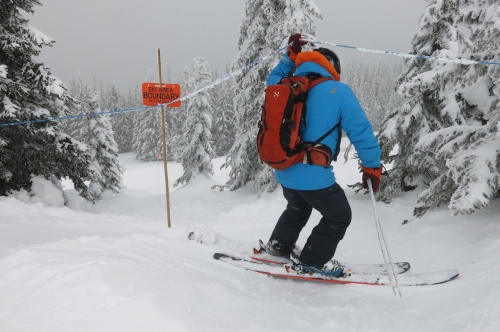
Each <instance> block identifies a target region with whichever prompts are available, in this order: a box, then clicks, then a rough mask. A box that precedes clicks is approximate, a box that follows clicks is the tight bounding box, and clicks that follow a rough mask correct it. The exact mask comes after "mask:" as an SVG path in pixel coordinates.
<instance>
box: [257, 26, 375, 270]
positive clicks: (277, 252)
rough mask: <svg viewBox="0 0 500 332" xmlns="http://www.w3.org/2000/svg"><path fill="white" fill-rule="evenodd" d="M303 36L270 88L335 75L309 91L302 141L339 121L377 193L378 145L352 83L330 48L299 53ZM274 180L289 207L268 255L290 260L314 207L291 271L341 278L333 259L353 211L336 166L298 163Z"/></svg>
mask: <svg viewBox="0 0 500 332" xmlns="http://www.w3.org/2000/svg"><path fill="white" fill-rule="evenodd" d="M301 37H302V36H301V35H300V34H299V33H297V34H293V35H291V36H290V38H289V41H288V44H289V45H290V46H289V48H288V52H286V54H285V55H284V56H283V57H282V58H281V60H280V62H279V63H278V65H277V66H276V67H275V68H274V69H273V70H272V71H271V73H270V74H269V77H268V78H267V85H271V84H277V83H279V82H280V80H281V79H282V78H284V77H288V76H291V75H292V73H293V75H295V76H307V75H314V74H315V75H316V76H317V75H319V76H322V77H333V79H334V80H328V81H325V82H322V83H320V84H318V85H317V86H315V87H313V88H312V89H311V90H310V91H309V92H308V97H307V101H306V109H307V111H306V116H305V121H304V123H305V126H304V128H303V129H301V138H302V140H304V141H315V140H316V139H318V137H320V136H321V135H322V134H324V133H325V132H327V131H328V130H329V129H331V128H333V127H334V126H335V125H336V124H337V123H339V122H340V123H341V125H342V129H343V130H344V131H345V132H346V134H347V136H348V137H349V139H350V141H351V142H352V143H353V144H354V147H355V148H356V151H357V153H358V156H359V158H360V159H361V162H362V172H363V176H362V181H363V187H364V188H368V185H367V179H371V182H372V187H373V190H374V191H377V190H378V189H379V184H380V177H381V174H382V165H381V163H380V146H379V143H378V142H377V139H376V138H375V135H374V133H373V129H372V125H371V124H370V122H369V120H368V118H367V117H366V115H365V113H364V111H363V109H362V108H361V106H360V104H359V101H358V99H357V98H356V96H355V95H354V93H353V91H352V90H351V88H350V87H349V86H348V85H346V84H344V83H341V82H340V73H341V68H340V61H339V58H338V57H337V55H336V54H335V53H334V52H333V51H331V50H329V49H326V48H318V49H315V50H313V51H304V52H301V51H302V46H303V45H305V44H307V42H306V41H304V40H302V39H301ZM340 130H341V129H340V126H339V127H338V128H337V129H336V130H334V131H333V132H332V133H331V134H330V135H329V136H327V137H326V138H325V139H324V140H323V141H322V144H325V145H327V146H328V147H329V148H330V149H331V150H332V151H335V149H336V146H337V143H338V141H339V139H340V135H339V134H340ZM275 177H276V181H278V182H279V183H280V184H281V185H282V188H283V195H284V197H285V199H286V200H287V206H286V209H285V211H284V212H283V213H282V215H281V217H280V218H279V220H278V222H277V224H276V226H275V228H274V230H273V232H272V234H271V237H270V239H269V241H268V243H267V244H266V248H265V250H266V251H267V253H269V254H271V255H274V256H290V255H291V254H292V250H293V249H294V248H295V242H296V241H297V239H298V238H299V234H300V232H301V230H302V228H303V227H304V226H305V225H306V223H307V222H308V220H309V217H310V215H311V213H312V209H315V210H317V211H319V212H320V213H321V215H322V218H321V220H320V222H319V224H318V225H317V226H315V227H314V229H313V231H312V233H311V234H310V236H309V238H308V239H307V242H306V244H305V246H304V248H303V250H302V252H301V253H300V255H299V256H295V255H293V254H292V255H291V257H292V259H293V260H294V262H295V264H294V266H293V268H294V269H295V270H298V271H300V272H305V273H315V272H319V273H324V274H328V275H332V276H336V277H339V276H342V275H343V274H344V266H343V265H342V264H340V263H339V262H338V261H337V260H334V259H333V256H334V254H335V250H336V248H337V245H338V243H339V242H340V240H342V239H343V237H344V234H345V232H346V230H347V227H348V226H349V224H350V223H351V208H350V206H349V202H348V201H347V198H346V196H345V193H344V190H343V189H342V188H341V187H340V186H339V185H338V183H336V182H335V175H334V173H333V167H332V166H331V165H330V166H329V167H327V168H325V167H322V166H316V165H309V164H305V163H297V164H294V165H292V166H291V167H289V168H286V169H284V170H276V171H275Z"/></svg>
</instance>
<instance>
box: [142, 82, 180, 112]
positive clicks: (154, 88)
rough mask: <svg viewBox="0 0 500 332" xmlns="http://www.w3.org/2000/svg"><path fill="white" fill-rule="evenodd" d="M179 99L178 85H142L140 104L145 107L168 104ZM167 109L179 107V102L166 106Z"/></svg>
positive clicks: (147, 83)
mask: <svg viewBox="0 0 500 332" xmlns="http://www.w3.org/2000/svg"><path fill="white" fill-rule="evenodd" d="M180 97H181V86H180V85H179V84H162V85H161V86H160V84H159V83H151V82H146V83H142V102H143V103H144V105H145V106H158V105H160V104H168V103H170V102H172V101H174V100H176V99H179V98H180ZM166 106H167V107H180V106H181V101H180V100H179V101H176V102H174V103H171V104H168V105H166Z"/></svg>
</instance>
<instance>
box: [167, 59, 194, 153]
mask: <svg viewBox="0 0 500 332" xmlns="http://www.w3.org/2000/svg"><path fill="white" fill-rule="evenodd" d="M183 75H184V78H183V80H182V82H181V83H180V85H181V92H182V95H183V96H185V95H188V94H189V93H191V92H192V90H193V84H192V79H191V73H190V72H189V67H188V66H185V67H184V72H183ZM178 81H181V80H180V79H179V80H178ZM188 104H189V103H188V100H186V101H183V102H182V105H181V107H178V108H173V109H172V111H170V116H169V118H170V121H171V127H168V129H169V132H170V135H169V137H170V139H169V145H168V147H169V151H167V154H168V155H171V156H172V159H173V160H175V161H176V162H182V154H183V153H184V145H185V144H186V143H185V142H184V126H185V125H186V112H187V108H188Z"/></svg>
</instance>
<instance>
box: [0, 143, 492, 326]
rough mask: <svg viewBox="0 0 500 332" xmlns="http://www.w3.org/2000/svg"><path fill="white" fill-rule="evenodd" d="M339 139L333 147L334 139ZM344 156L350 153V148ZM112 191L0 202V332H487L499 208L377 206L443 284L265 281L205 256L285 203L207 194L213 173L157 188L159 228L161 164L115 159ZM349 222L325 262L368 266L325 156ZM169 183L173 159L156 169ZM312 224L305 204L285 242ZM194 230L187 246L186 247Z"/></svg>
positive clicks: (391, 237)
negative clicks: (398, 289) (94, 198)
mask: <svg viewBox="0 0 500 332" xmlns="http://www.w3.org/2000/svg"><path fill="white" fill-rule="evenodd" d="M344 144H346V143H344ZM351 153H352V152H351ZM120 158H121V159H122V161H123V162H124V164H125V166H126V168H127V171H126V173H125V174H124V181H125V185H126V186H127V188H128V189H126V190H125V191H124V192H123V193H121V194H108V195H107V196H106V197H105V198H104V199H103V200H102V201H100V202H98V203H97V204H95V205H91V204H89V203H87V202H84V201H82V200H81V199H80V198H78V197H77V196H76V195H75V194H74V193H72V192H71V190H70V189H68V191H67V195H68V197H69V198H70V206H71V209H69V208H66V207H64V208H60V207H50V206H46V205H43V203H33V202H27V203H26V202H23V201H21V200H18V199H15V198H4V197H2V198H0V208H1V211H2V213H1V215H0V294H1V296H0V331H2V332H3V331H5V332H12V331H333V330H343V331H419V332H420V331H498V330H500V303H499V300H498V299H499V298H500V286H499V283H498V275H499V274H500V265H499V264H498V258H497V257H498V252H500V239H499V236H498V234H499V231H500V224H499V222H498V216H499V215H500V203H499V201H498V200H496V201H494V202H493V203H492V204H491V206H490V207H489V208H488V209H487V210H485V211H480V212H477V213H475V214H473V215H471V216H459V217H452V216H451V215H450V211H448V210H446V209H438V210H434V211H431V212H429V213H428V214H427V215H425V216H424V217H423V218H422V219H420V220H414V221H412V222H410V223H408V224H406V225H402V221H403V220H404V219H410V217H411V212H412V209H413V205H414V202H415V199H416V196H415V195H416V194H415V193H408V194H406V195H405V196H403V197H400V198H397V199H395V200H394V202H393V203H391V204H389V205H386V204H383V203H377V207H378V213H379V217H380V219H381V222H382V225H383V227H384V232H385V235H386V239H387V241H388V243H389V248H390V250H391V254H392V258H393V260H394V261H406V260H407V261H409V262H410V263H411V264H412V268H411V270H410V271H409V272H408V273H424V272H432V271H438V270H442V269H448V268H457V269H458V270H459V271H460V273H461V275H460V277H459V278H458V279H457V280H454V281H452V282H449V283H446V284H442V285H435V286H426V287H403V288H402V293H403V297H402V298H399V297H396V296H394V295H393V293H392V289H391V287H381V286H361V285H324V284H316V283H304V282H296V281H291V280H279V279H273V278H270V277H267V276H264V275H259V274H256V273H252V272H249V271H246V270H243V269H240V268H238V267H235V266H231V265H229V264H225V263H223V262H219V261H215V260H213V259H212V255H213V253H214V252H216V251H218V252H228V253H245V252H249V251H250V250H251V249H252V247H253V246H255V245H257V241H258V239H259V238H262V239H263V240H264V241H265V240H267V238H268V236H269V234H270V232H271V231H272V229H273V227H274V224H275V221H276V220H277V218H278V217H279V215H280V214H281V212H282V210H283V208H284V204H285V201H284V199H283V198H282V196H281V190H277V191H276V192H275V193H272V194H263V195H262V196H261V197H260V198H257V197H256V195H255V193H254V192H253V190H252V189H250V188H242V189H240V190H238V191H235V192H228V191H223V192H213V191H211V190H210V187H211V186H212V185H213V184H216V183H219V184H222V183H224V181H225V179H226V178H227V170H219V168H220V165H221V164H222V163H223V162H224V159H223V158H218V159H216V160H214V169H215V170H217V174H216V175H215V176H214V177H213V178H208V177H205V176H198V177H197V178H195V179H194V180H193V181H192V182H191V183H190V184H189V185H186V186H184V187H181V188H171V190H172V191H171V215H172V224H173V227H172V228H171V229H168V228H167V226H166V225H167V223H166V213H165V196H164V182H163V169H162V167H163V165H162V164H161V163H154V162H150V163H145V162H140V161H136V160H134V158H133V156H132V155H131V154H123V155H121V156H120ZM334 165H335V169H336V175H337V181H338V182H339V183H340V184H341V185H342V187H343V188H344V189H345V190H346V193H347V195H348V198H349V200H350V203H351V205H352V209H353V222H352V224H351V227H350V228H349V229H348V231H347V234H346V236H345V239H344V240H343V241H342V242H341V243H340V245H339V247H338V250H337V255H336V258H338V259H339V260H341V261H342V260H344V261H349V262H353V263H376V262H381V261H382V255H381V253H380V246H379V243H378V239H377V234H376V229H375V222H374V219H373V213H372V210H371V201H370V197H369V196H368V195H359V194H358V195H354V193H353V192H352V191H351V190H350V189H349V188H347V186H346V185H347V184H352V183H354V182H357V181H359V179H360V178H361V175H360V174H359V172H358V170H357V166H356V165H357V164H356V161H355V160H352V159H351V160H350V161H349V162H348V163H347V164H345V165H344V164H343V161H342V162H338V163H335V164H334ZM169 172H170V179H169V183H173V182H174V180H175V179H177V177H179V176H180V175H181V174H182V169H181V166H180V165H178V164H171V165H169ZM318 220H319V215H318V213H317V212H314V213H313V215H312V217H311V220H310V222H309V224H308V225H307V226H306V228H305V229H304V231H303V232H302V235H301V237H300V239H299V241H298V244H299V245H302V244H303V243H304V242H305V240H306V238H307V235H308V234H309V233H310V231H311V229H312V227H313V226H314V225H315V224H316V222H317V221H318ZM191 231H194V232H195V237H196V239H197V240H199V241H201V242H203V243H199V242H197V241H189V240H188V239H187V236H188V234H189V233H190V232H191Z"/></svg>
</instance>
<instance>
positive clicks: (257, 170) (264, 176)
mask: <svg viewBox="0 0 500 332" xmlns="http://www.w3.org/2000/svg"><path fill="white" fill-rule="evenodd" d="M245 11H246V17H245V19H244V20H243V23H242V25H241V27H240V38H239V41H238V46H239V48H240V54H239V55H238V57H237V58H236V60H235V61H234V63H233V68H234V69H237V68H243V67H244V66H246V65H248V64H250V63H252V62H254V61H255V60H257V59H259V58H261V57H263V56H266V55H268V54H269V53H271V52H272V51H275V50H277V49H279V48H280V47H282V46H283V45H286V43H287V41H288V37H289V36H290V35H291V34H292V33H297V32H300V33H302V34H309V35H314V33H315V26H314V22H313V19H314V18H317V17H321V15H320V12H319V10H318V8H317V7H316V5H315V4H314V2H313V1H312V0H297V1H287V0H247V1H246V5H245ZM277 61H278V59H275V61H273V62H264V63H261V64H260V65H259V66H257V67H254V68H251V69H249V70H248V71H246V72H245V73H244V74H243V76H242V77H241V78H238V80H237V83H236V87H235V91H236V96H235V105H237V106H236V107H235V112H236V117H235V118H236V124H237V126H236V127H237V132H236V138H235V141H234V143H233V146H232V147H231V150H230V151H229V153H228V156H227V160H226V162H225V163H224V165H223V167H230V168H231V170H230V173H229V176H230V179H229V181H228V183H227V184H228V186H229V189H230V190H235V189H238V188H239V187H241V186H243V185H245V184H246V183H248V182H249V181H252V180H253V181H254V186H255V188H256V189H257V191H258V192H259V193H260V192H263V191H266V190H267V191H273V190H274V189H275V188H276V186H277V183H276V181H275V180H274V172H273V170H272V169H271V168H270V167H268V166H267V165H264V164H263V163H261V162H260V159H259V157H258V154H257V147H256V143H255V140H256V137H257V132H258V127H257V125H256V123H258V121H259V117H260V109H261V106H262V103H263V101H264V100H263V99H264V90H265V81H266V78H267V76H268V75H269V72H270V71H271V70H272V68H273V67H274V66H275V65H276V63H277Z"/></svg>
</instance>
